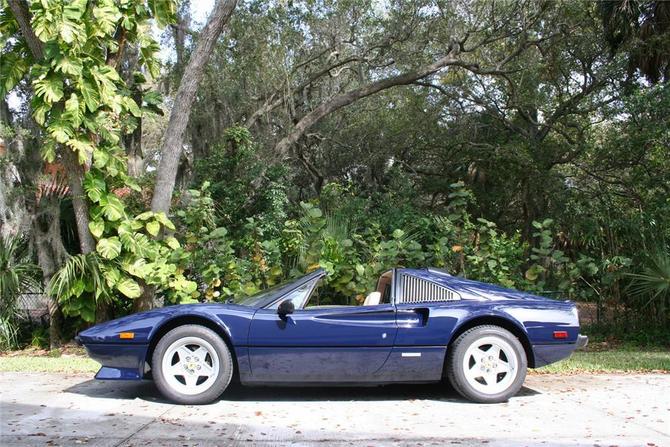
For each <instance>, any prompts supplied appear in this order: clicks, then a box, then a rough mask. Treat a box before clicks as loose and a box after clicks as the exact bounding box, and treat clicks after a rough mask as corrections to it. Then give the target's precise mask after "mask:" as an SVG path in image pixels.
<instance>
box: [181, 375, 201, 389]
mask: <svg viewBox="0 0 670 447" xmlns="http://www.w3.org/2000/svg"><path fill="white" fill-rule="evenodd" d="M184 381H186V386H188V387H194V386H196V383H198V375H197V374H189V373H186V374H184Z"/></svg>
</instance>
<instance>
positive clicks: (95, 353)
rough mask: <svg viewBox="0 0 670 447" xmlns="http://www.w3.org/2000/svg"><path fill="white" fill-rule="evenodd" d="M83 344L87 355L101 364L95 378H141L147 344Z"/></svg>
mask: <svg viewBox="0 0 670 447" xmlns="http://www.w3.org/2000/svg"><path fill="white" fill-rule="evenodd" d="M84 346H85V347H86V352H87V354H88V356H89V357H91V358H92V359H93V360H95V361H96V362H98V363H100V364H101V365H102V368H100V371H98V373H97V374H96V375H95V378H96V379H104V380H140V379H142V377H143V375H144V361H145V359H146V355H147V350H148V348H149V346H148V345H139V344H117V343H88V344H85V345H84Z"/></svg>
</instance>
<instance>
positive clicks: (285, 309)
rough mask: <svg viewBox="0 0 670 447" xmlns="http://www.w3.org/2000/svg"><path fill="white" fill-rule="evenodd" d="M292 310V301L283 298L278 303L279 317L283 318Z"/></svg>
mask: <svg viewBox="0 0 670 447" xmlns="http://www.w3.org/2000/svg"><path fill="white" fill-rule="evenodd" d="M294 311H295V304H293V301H292V300H284V301H282V302H281V303H279V307H278V308H277V315H279V317H280V318H284V317H286V315H289V314H292V313H293V312H294Z"/></svg>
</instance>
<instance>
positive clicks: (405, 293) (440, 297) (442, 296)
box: [399, 275, 461, 303]
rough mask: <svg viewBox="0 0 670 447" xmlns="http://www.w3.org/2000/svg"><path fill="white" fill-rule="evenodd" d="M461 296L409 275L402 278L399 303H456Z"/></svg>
mask: <svg viewBox="0 0 670 447" xmlns="http://www.w3.org/2000/svg"><path fill="white" fill-rule="evenodd" d="M460 299H461V296H460V295H459V294H458V293H457V292H454V291H453V290H450V289H448V288H446V287H444V286H440V285H438V284H435V283H434V282H431V281H426V280H425V279H421V278H417V277H415V276H411V275H403V276H402V297H401V299H400V300H399V302H400V303H428V302H435V301H457V300H460Z"/></svg>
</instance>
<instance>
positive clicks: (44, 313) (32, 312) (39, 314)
mask: <svg viewBox="0 0 670 447" xmlns="http://www.w3.org/2000/svg"><path fill="white" fill-rule="evenodd" d="M16 305H17V309H18V311H19V315H20V317H21V318H22V319H24V320H28V321H29V322H30V323H39V324H43V325H46V324H47V323H48V322H49V298H48V297H47V295H46V294H45V293H44V292H36V293H23V294H21V295H19V298H18V300H17V302H16Z"/></svg>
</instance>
